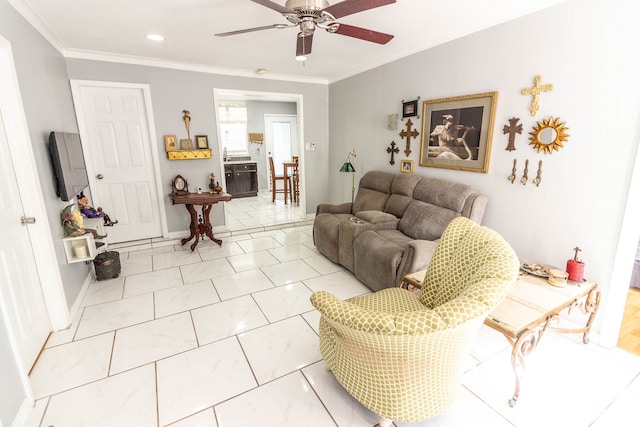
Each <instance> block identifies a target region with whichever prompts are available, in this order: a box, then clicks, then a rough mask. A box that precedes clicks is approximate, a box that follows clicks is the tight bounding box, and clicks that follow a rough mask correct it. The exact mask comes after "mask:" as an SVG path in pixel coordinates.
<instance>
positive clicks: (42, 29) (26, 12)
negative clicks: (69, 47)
mask: <svg viewBox="0 0 640 427" xmlns="http://www.w3.org/2000/svg"><path fill="white" fill-rule="evenodd" d="M7 2H8V3H9V4H10V5H11V6H13V8H14V9H15V10H16V11H17V12H18V13H19V14H20V15H22V17H23V18H24V19H25V20H26V21H27V22H28V23H29V24H31V26H32V27H34V28H35V29H36V31H37V32H39V33H40V34H41V35H42V37H44V38H45V39H46V40H47V41H48V42H49V43H50V44H51V46H53V47H54V49H56V50H57V51H58V52H60V53H62V51H63V49H64V43H62V41H61V40H60V38H58V36H57V35H56V34H55V33H54V32H53V31H51V28H49V27H48V26H47V24H45V23H44V21H43V20H42V19H41V18H40V16H38V14H36V13H35V11H34V10H33V8H32V7H31V5H30V4H29V3H28V1H26V0H7Z"/></svg>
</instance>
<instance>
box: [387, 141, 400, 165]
mask: <svg viewBox="0 0 640 427" xmlns="http://www.w3.org/2000/svg"><path fill="white" fill-rule="evenodd" d="M399 152H400V149H399V148H398V147H396V142H395V141H391V147H387V153H389V154H391V160H389V164H390V165H393V164H395V163H396V161H395V160H394V159H393V155H394V154H397V153H399Z"/></svg>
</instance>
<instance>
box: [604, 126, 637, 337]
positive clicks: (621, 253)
mask: <svg viewBox="0 0 640 427" xmlns="http://www.w3.org/2000/svg"><path fill="white" fill-rule="evenodd" d="M637 123H638V127H637V129H636V133H635V139H636V141H635V144H633V146H634V147H635V153H634V154H633V155H634V157H635V159H634V161H633V165H634V166H633V171H632V172H631V178H630V180H629V190H628V193H627V198H626V205H625V207H624V211H623V217H622V221H621V224H620V231H619V233H618V242H617V245H616V254H615V257H614V262H613V266H612V270H611V279H610V282H609V288H608V290H607V295H606V296H607V298H606V301H605V307H604V310H601V311H602V317H603V319H602V324H601V327H600V345H602V346H604V347H608V348H613V347H617V345H618V338H619V337H620V328H621V326H622V317H623V315H624V308H625V304H626V301H627V293H628V291H629V283H630V282H631V275H632V271H633V262H634V259H635V254H636V251H637V249H638V242H639V241H640V222H638V218H639V217H640V149H639V148H638V144H639V141H638V140H639V139H640V117H639V118H638V122H637Z"/></svg>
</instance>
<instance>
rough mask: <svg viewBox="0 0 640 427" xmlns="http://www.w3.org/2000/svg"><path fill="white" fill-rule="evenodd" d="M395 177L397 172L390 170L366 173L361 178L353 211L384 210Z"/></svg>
mask: <svg viewBox="0 0 640 427" xmlns="http://www.w3.org/2000/svg"><path fill="white" fill-rule="evenodd" d="M394 178H395V174H392V173H388V172H378V171H373V172H367V173H366V174H364V176H363V177H362V178H361V179H360V184H359V186H358V194H357V195H356V199H355V200H354V202H353V208H352V209H353V210H352V212H353V213H354V214H355V213H358V212H360V211H384V207H385V205H386V204H387V199H389V195H390V194H391V184H392V183H393V180H394Z"/></svg>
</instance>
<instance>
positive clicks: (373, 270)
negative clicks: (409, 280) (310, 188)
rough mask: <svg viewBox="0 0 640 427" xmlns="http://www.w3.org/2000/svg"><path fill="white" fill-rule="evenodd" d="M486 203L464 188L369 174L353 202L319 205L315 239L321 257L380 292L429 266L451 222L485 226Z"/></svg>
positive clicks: (435, 181)
mask: <svg viewBox="0 0 640 427" xmlns="http://www.w3.org/2000/svg"><path fill="white" fill-rule="evenodd" d="M486 205H487V198H486V197H485V196H481V195H479V194H478V193H477V192H476V191H474V190H472V189H471V188H470V187H469V186H467V185H464V184H459V183H455V182H450V181H444V180H440V179H435V178H429V177H424V176H418V175H414V174H393V173H388V172H379V171H372V172H367V173H366V174H365V175H364V176H363V177H362V179H361V180H360V183H359V188H358V194H357V196H356V198H355V200H354V202H353V203H343V204H340V205H330V204H320V205H318V207H317V209H316V217H315V220H314V224H313V240H314V243H315V245H316V247H317V249H318V251H319V252H320V253H321V254H323V255H324V256H326V257H327V258H329V259H330V260H331V261H333V262H335V263H338V264H340V265H342V266H344V267H345V268H347V269H348V270H349V271H351V272H352V273H354V274H355V275H356V277H358V279H359V280H360V281H362V282H363V283H364V284H365V285H367V286H368V287H369V288H371V289H372V290H374V291H377V290H380V289H384V288H388V287H393V286H396V285H397V284H398V282H399V281H400V279H402V277H403V276H404V275H405V274H408V273H413V272H415V271H420V270H424V269H425V268H427V265H428V264H429V261H430V260H431V256H432V255H433V251H434V250H435V247H436V243H437V240H438V239H439V238H440V236H441V235H442V233H443V232H444V229H445V228H446V227H447V225H448V224H449V222H450V221H451V220H452V219H454V218H456V217H458V216H465V217H467V218H470V219H472V220H473V221H475V222H477V223H480V222H481V220H482V217H483V215H484V211H485V207H486Z"/></svg>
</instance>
